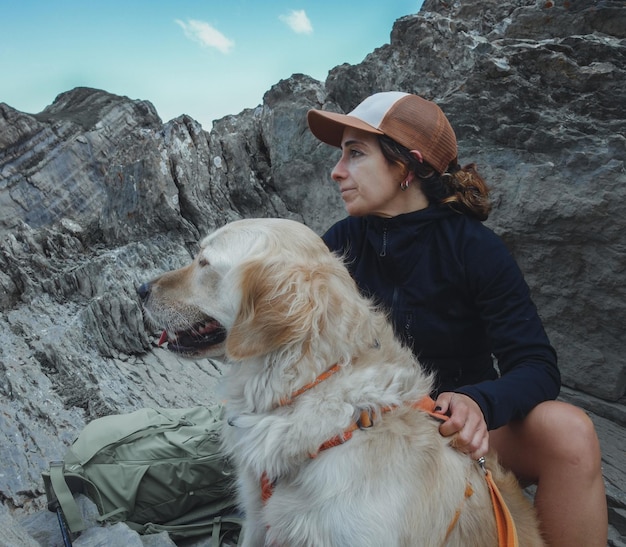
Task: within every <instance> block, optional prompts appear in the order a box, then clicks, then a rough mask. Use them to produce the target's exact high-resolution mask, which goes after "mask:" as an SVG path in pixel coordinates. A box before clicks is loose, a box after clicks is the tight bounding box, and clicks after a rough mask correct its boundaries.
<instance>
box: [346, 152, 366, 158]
mask: <svg viewBox="0 0 626 547" xmlns="http://www.w3.org/2000/svg"><path fill="white" fill-rule="evenodd" d="M349 154H350V157H351V158H357V157H359V156H362V155H363V154H362V152H361V151H360V150H350V152H349Z"/></svg>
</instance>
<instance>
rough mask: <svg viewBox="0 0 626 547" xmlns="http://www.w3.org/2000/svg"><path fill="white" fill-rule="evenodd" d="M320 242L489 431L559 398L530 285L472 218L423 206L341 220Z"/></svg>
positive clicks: (552, 362) (495, 238)
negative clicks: (477, 411)
mask: <svg viewBox="0 0 626 547" xmlns="http://www.w3.org/2000/svg"><path fill="white" fill-rule="evenodd" d="M323 238H324V241H325V242H326V244H327V245H328V247H329V248H330V249H331V250H332V251H335V252H337V253H338V254H340V255H342V256H345V258H346V261H347V266H348V268H349V270H350V273H351V274H352V276H353V277H354V279H355V281H356V282H357V284H358V286H359V287H360V289H361V291H362V292H363V293H364V294H365V295H366V296H369V297H371V298H373V299H374V301H375V302H377V303H379V304H382V306H383V307H384V308H386V309H387V310H389V311H390V314H391V319H392V322H393V325H394V329H395V332H396V334H397V335H398V336H399V337H400V338H401V339H402V340H403V341H404V342H405V343H407V344H409V345H410V347H411V348H412V349H413V352H414V353H415V354H416V355H417V357H418V358H419V360H420V361H421V362H422V364H423V365H424V366H426V367H428V368H431V369H432V370H434V371H436V373H437V378H438V385H437V392H443V391H455V392H458V393H463V394H465V395H468V396H469V397H471V398H472V399H473V400H474V401H476V402H477V403H478V405H479V406H480V408H481V410H482V412H483V414H484V416H485V421H486V422H487V426H488V428H489V429H495V428H497V427H500V426H502V425H504V424H506V423H508V422H510V421H511V420H515V419H519V418H522V417H524V416H525V415H526V414H527V413H528V412H529V411H530V410H531V409H532V408H533V407H534V406H535V405H537V404H538V403H540V402H542V401H545V400H549V399H554V398H556V397H557V395H558V393H559V388H560V374H559V371H558V368H557V363H556V353H555V351H554V349H553V348H552V346H551V345H550V342H549V340H548V338H547V336H546V333H545V331H544V328H543V325H542V323H541V319H540V318H539V316H538V314H537V310H536V308H535V305H534V304H533V302H532V300H531V297H530V291H529V289H528V286H527V284H526V282H525V281H524V278H523V276H522V273H521V271H520V269H519V268H518V266H517V264H516V262H515V260H514V259H513V257H512V256H511V254H510V253H509V252H508V250H507V249H506V247H505V245H504V243H503V242H502V240H501V239H500V238H499V237H498V236H497V235H495V234H494V233H493V232H492V231H491V230H490V229H489V228H487V227H486V226H484V225H483V224H482V223H481V222H480V221H478V220H475V219H472V218H470V217H468V216H466V215H462V214H459V213H456V212H454V211H452V210H451V209H450V208H448V207H434V206H431V207H428V208H427V209H423V210H420V211H416V212H414V213H408V214H404V215H399V216H396V217H394V218H381V217H375V216H366V217H347V218H345V219H344V220H342V221H340V222H338V223H336V224H335V225H334V226H332V227H331V228H330V229H329V230H328V232H326V234H325V235H324V236H323ZM494 357H495V360H494ZM498 371H499V372H498Z"/></svg>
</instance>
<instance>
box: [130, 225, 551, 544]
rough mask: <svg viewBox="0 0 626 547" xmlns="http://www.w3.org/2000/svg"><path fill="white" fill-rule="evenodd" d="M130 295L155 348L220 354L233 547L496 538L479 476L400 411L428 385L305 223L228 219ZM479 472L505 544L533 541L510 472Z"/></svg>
mask: <svg viewBox="0 0 626 547" xmlns="http://www.w3.org/2000/svg"><path fill="white" fill-rule="evenodd" d="M139 294H140V297H141V299H142V300H143V305H144V309H145V313H146V317H147V319H148V320H149V321H151V322H152V323H154V324H155V325H158V326H160V327H161V328H163V329H165V330H164V333H163V336H162V337H161V341H160V342H161V343H163V342H165V341H166V340H167V342H168V349H170V350H171V351H174V352H177V353H179V354H183V355H187V356H189V357H202V356H219V357H221V358H224V360H225V362H226V363H227V366H226V372H225V377H224V382H223V388H224V394H223V396H224V399H225V401H226V403H225V413H226V418H227V420H226V421H225V426H224V431H223V445H224V450H225V452H226V453H227V454H228V455H229V456H230V457H231V458H232V459H233V461H234V463H235V465H236V469H237V475H238V476H237V482H238V494H239V497H240V502H241V508H242V510H243V511H244V514H245V524H244V529H243V535H244V539H243V544H244V545H245V546H263V545H266V546H270V545H271V546H289V547H301V546H302V547H304V546H308V547H326V546H329V547H330V546H337V547H346V546H359V547H365V546H372V547H382V546H385V547H387V546H412V547H413V546H420V547H428V546H437V547H440V546H442V545H450V546H454V545H456V546H461V547H468V546H479V547H486V546H496V545H498V532H497V527H496V519H495V516H494V505H493V504H492V501H491V496H490V490H489V488H488V482H487V480H486V473H485V471H484V470H483V469H482V468H481V466H479V465H478V464H477V462H476V461H473V460H472V459H471V458H470V457H469V456H467V455H465V454H462V453H461V452H459V451H458V450H456V449H454V448H453V447H452V446H451V441H450V439H449V438H444V437H442V436H441V435H440V434H439V431H438V428H439V425H440V422H439V421H438V420H437V419H436V418H433V416H431V415H430V414H429V413H428V412H426V411H423V410H421V409H418V408H416V403H417V402H418V401H423V400H426V401H428V400H430V401H432V399H429V397H428V396H429V393H431V390H432V381H433V380H432V378H431V377H430V376H429V375H428V374H426V373H425V372H424V371H423V370H422V369H421V368H420V365H419V363H418V362H417V361H416V359H415V357H414V356H413V354H412V352H411V351H410V350H409V349H408V348H406V347H404V346H403V345H402V344H401V343H400V342H399V341H398V340H397V339H396V338H395V337H394V333H393V331H392V327H391V326H390V323H389V322H388V320H387V317H386V316H385V314H384V313H382V312H381V311H379V310H378V309H376V308H375V306H374V305H373V304H372V302H370V301H368V300H367V299H365V298H364V297H363V296H361V295H360V293H359V291H358V289H357V287H356V285H355V283H354V281H353V280H352V278H351V277H350V275H349V273H348V271H347V269H346V268H345V266H344V264H343V263H342V260H341V259H340V258H339V257H337V256H335V255H334V254H332V253H331V252H330V251H329V250H328V249H327V247H326V246H325V244H324V243H323V241H322V239H321V238H320V237H319V236H317V235H316V234H315V233H314V232H313V231H311V230H310V229H309V228H307V227H305V226H304V225H302V224H300V223H298V222H294V221H289V220H280V219H248V220H240V221H236V222H232V223H230V224H227V225H226V226H224V227H222V228H220V229H218V230H217V231H215V232H213V233H212V234H211V235H209V236H208V237H206V238H205V239H204V240H203V241H202V243H201V248H200V251H199V253H198V255H197V256H196V257H195V259H194V261H193V262H192V263H191V264H190V265H189V266H187V267H184V268H182V269H179V270H176V271H172V272H169V273H165V274H164V275H162V276H160V277H158V278H157V279H154V280H152V281H151V282H149V283H146V284H144V285H142V287H140V289H139ZM487 469H488V470H489V472H490V473H491V475H492V476H493V477H494V479H495V481H496V482H497V484H498V486H499V490H500V492H501V494H502V496H503V497H504V499H505V500H506V503H507V505H508V509H509V510H510V514H511V515H512V519H513V520H514V522H515V525H516V530H517V536H518V538H519V545H521V546H535V545H542V540H541V538H540V535H539V532H538V526H537V522H536V517H535V515H534V512H533V509H532V507H531V505H530V503H529V502H528V501H527V500H526V498H525V497H524V495H523V493H522V492H521V490H520V488H519V486H518V484H517V482H516V480H515V478H514V477H513V475H512V474H511V473H509V472H505V471H503V470H502V469H501V468H500V467H499V466H498V464H497V462H496V460H495V458H488V459H487Z"/></svg>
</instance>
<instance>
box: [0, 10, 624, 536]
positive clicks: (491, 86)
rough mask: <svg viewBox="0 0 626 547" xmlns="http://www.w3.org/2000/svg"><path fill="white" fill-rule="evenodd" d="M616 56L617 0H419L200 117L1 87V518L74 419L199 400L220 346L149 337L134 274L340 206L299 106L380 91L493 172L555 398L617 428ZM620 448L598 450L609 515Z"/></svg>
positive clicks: (619, 64) (619, 220) (620, 309)
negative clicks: (249, 100)
mask: <svg viewBox="0 0 626 547" xmlns="http://www.w3.org/2000/svg"><path fill="white" fill-rule="evenodd" d="M625 75H626V8H625V7H624V4H623V2H618V1H615V2H611V1H596V2H589V1H582V0H571V1H569V2H557V1H555V2H552V1H549V2H548V1H545V0H541V1H534V0H508V1H506V2H501V1H496V0H483V1H481V2H474V1H472V0H463V1H456V2H455V1H453V2H445V3H444V2H440V1H439V0H426V2H425V3H424V6H423V8H422V10H421V12H420V13H419V14H416V15H410V16H407V17H404V18H402V19H400V20H398V21H397V22H396V23H395V25H394V27H393V29H392V30H391V41H390V44H387V45H384V46H382V47H380V48H378V49H376V50H375V51H374V52H372V53H371V54H370V55H368V56H367V57H366V59H365V60H364V61H363V62H362V63H361V64H359V65H356V66H349V65H342V66H339V67H336V68H334V69H333V70H331V72H330V73H329V75H328V78H327V80H326V82H318V81H316V80H313V79H311V78H309V77H307V76H304V75H294V76H293V77H291V78H290V79H288V80H285V81H281V82H279V83H277V84H276V85H275V86H274V87H273V88H272V89H271V90H269V91H268V92H267V93H266V95H265V97H264V99H263V104H262V105H259V106H258V107H256V108H253V109H249V110H245V111H243V112H241V113H240V114H238V115H233V116H228V117H226V118H223V119H221V120H218V121H216V122H215V123H214V124H213V127H212V129H211V130H210V131H205V130H203V128H202V127H201V126H200V125H199V124H198V123H197V122H195V121H194V120H193V119H191V118H189V117H187V116H182V117H180V118H177V119H174V120H171V121H169V122H167V123H163V122H162V120H161V119H160V118H159V116H158V113H157V112H156V111H155V109H154V108H153V106H152V105H151V104H150V103H149V102H147V101H132V100H129V99H127V98H125V97H119V96H114V95H111V94H109V93H106V92H104V91H99V90H93V89H85V88H79V89H74V90H71V91H68V92H67V93H64V94H62V95H60V96H59V97H57V98H56V100H55V101H54V103H53V104H52V105H51V106H49V107H48V108H46V109H45V110H44V111H43V112H41V113H39V114H26V113H22V112H18V111H16V110H15V109H13V108H11V107H10V106H9V105H6V104H0V289H1V290H0V309H1V310H2V315H1V316H0V395H1V397H0V409H1V412H0V461H1V462H2V463H1V464H0V465H1V466H2V472H1V473H0V495H1V499H2V501H3V505H4V507H1V506H0V509H1V510H0V519H2V520H3V522H5V520H7V522H9V524H7V526H4V527H3V528H5V529H7V530H8V529H9V528H11V529H13V528H12V527H16V528H15V530H16V531H15V533H16V534H17V536H20V537H23V538H24V539H23V541H24V543H23V544H24V545H27V544H29V543H28V541H30V540H29V539H28V538H27V536H28V534H27V533H26V532H25V531H24V530H23V529H22V528H19V525H18V524H16V523H15V522H14V521H13V519H11V518H10V517H9V516H8V514H5V513H7V512H15V513H16V514H18V515H23V514H27V513H33V512H34V511H35V510H36V509H38V508H41V507H42V503H43V497H42V483H41V480H40V473H41V471H42V470H43V469H45V468H46V467H47V464H48V462H49V461H50V460H54V459H60V458H61V457H62V455H63V453H64V451H65V448H66V446H67V444H69V443H70V442H71V440H72V439H73V438H74V437H75V436H76V434H77V433H78V431H80V429H81V428H82V427H83V426H84V424H85V422H86V421H88V420H90V419H93V418H95V417H97V416H101V415H105V414H109V413H113V412H126V411H130V410H133V409H136V408H139V407H141V406H152V405H158V406H176V407H183V406H191V405H194V404H201V403H205V402H210V401H211V400H212V399H213V398H214V397H216V395H215V385H216V382H217V380H218V379H219V375H220V370H221V368H222V366H223V365H222V364H221V363H213V362H209V361H198V362H192V361H180V360H178V359H176V358H175V357H173V356H171V355H170V354H168V353H167V352H166V351H165V350H163V349H159V348H156V344H155V333H154V332H150V331H149V329H147V328H146V326H145V325H144V323H143V320H142V314H141V309H140V306H139V303H138V300H137V297H136V294H135V287H136V286H137V285H139V284H140V283H141V282H143V281H146V280H148V279H150V278H151V277H153V276H155V275H157V274H159V273H161V272H163V271H165V270H169V269H172V268H176V267H179V266H181V265H183V264H185V263H186V262H188V261H189V260H190V258H191V256H192V255H193V253H194V251H195V248H196V245H197V242H198V240H199V239H200V238H201V237H202V236H203V235H204V234H206V233H207V232H208V231H210V230H212V229H214V228H216V227H218V226H221V225H222V224H224V223H225V222H228V221H230V220H234V219H237V218H242V217H256V216H261V217H268V216H279V217H288V218H294V219H297V220H300V221H302V222H304V223H306V224H308V225H309V226H311V227H312V228H314V229H315V230H316V231H318V232H320V233H321V232H323V231H324V230H325V229H326V228H327V227H328V226H330V224H331V223H332V222H334V221H335V220H337V219H339V218H341V217H342V216H343V215H344V210H343V206H342V203H341V200H340V198H339V196H338V194H337V192H336V188H335V187H334V183H332V181H331V180H330V176H329V173H330V170H331V168H332V165H333V163H334V161H336V158H337V152H336V151H334V150H332V149H330V148H329V147H328V146H326V145H323V144H320V143H319V142H318V141H316V140H315V139H314V138H313V137H312V135H311V134H310V133H309V132H308V129H307V126H306V119H305V118H306V111H307V110H308V109H309V108H324V109H330V110H335V111H349V110H350V109H352V108H353V107H354V106H356V104H358V102H360V101H361V100H362V99H363V98H365V97H366V96H367V95H369V94H371V93H373V92H376V91H381V90H392V89H394V90H402V91H408V92H413V93H417V94H420V95H422V96H424V97H426V98H429V99H432V100H434V101H436V102H437V103H438V104H440V106H441V107H442V108H443V110H444V111H445V112H446V114H447V115H448V117H449V119H450V121H451V123H452V125H453V127H454V128H455V130H456V133H457V137H458V140H459V150H460V160H461V162H462V163H469V162H475V163H476V164H477V166H478V170H479V171H480V172H481V174H482V175H483V176H484V177H485V179H486V180H487V181H488V182H489V184H490V186H491V188H492V190H493V196H494V202H495V207H494V211H493V213H492V215H491V217H490V219H489V221H488V222H487V224H488V225H490V226H491V227H492V228H493V229H494V230H495V231H496V232H497V233H499V234H500V235H501V236H502V237H503V238H504V240H505V242H506V243H507V245H508V246H509V248H510V249H511V252H512V253H513V254H514V256H515V257H516V259H517V260H518V262H519V264H520V266H521V268H522V270H523V271H524V273H525V275H526V279H527V281H528V283H529V285H530V286H531V290H532V293H533V297H534V299H535V302H536V304H537V306H538V308H539V311H540V314H541V315H542V317H543V319H544V322H545V325H546V329H547V331H548V333H549V335H550V337H551V339H552V341H553V343H554V345H555V346H556V348H557V350H558V352H559V356H560V366H561V370H562V373H563V379H564V384H565V385H566V386H567V387H568V388H569V389H567V388H566V390H565V395H566V396H567V397H568V398H570V399H573V400H575V401H576V402H579V403H580V404H583V405H584V406H586V407H587V408H590V409H591V410H593V411H594V412H595V413H596V414H597V415H600V418H599V419H600V420H601V421H602V423H603V424H604V423H605V421H606V424H605V426H606V428H607V431H611V432H613V431H616V432H618V433H616V435H623V432H622V426H623V425H624V424H626V412H624V405H623V402H624V391H625V388H626V359H625V358H624V354H623V349H624V345H625V344H624V342H625V340H624V334H623V332H624V325H626V289H625V287H626V236H625V235H624V233H625V228H626V216H625V215H624V213H623V211H622V204H623V203H624V200H625V198H626V171H625V161H626V136H625V134H624V127H625V117H626V94H625V93H624V91H623V90H624V88H625V87H626V77H625ZM612 428H613V429H612ZM622 439H623V437H622ZM622 442H623V440H622ZM622 446H623V445H622ZM620 454H621V456H620ZM613 458H615V460H616V461H614V460H613ZM620 458H623V450H621V451H620V450H617V451H616V452H615V454H613V452H611V450H608V455H607V456H606V458H605V464H606V465H605V469H606V478H607V485H608V491H609V496H610V502H611V505H612V507H613V508H614V510H615V514H616V515H619V514H620V511H623V508H624V506H625V505H624V503H625V502H626V499H625V497H624V494H623V490H625V489H626V485H625V484H624V482H623V475H621V474H620V472H619V470H618V469H619V468H620V467H621V466H622V465H623V462H622V464H620V463H619V459H620ZM5 517H6V519H5ZM616 518H617V517H616ZM24 526H27V524H24ZM28 526H30V528H29V533H30V534H31V535H36V531H33V530H32V528H33V526H35V527H36V525H33V524H32V521H31V524H30V525H28ZM28 526H27V527H28ZM7 533H8V532H7ZM11 537H13V536H11ZM1 539H2V532H1V531H0V540H1ZM0 543H1V541H0ZM10 544H12V545H19V543H10ZM85 544H87V543H85Z"/></svg>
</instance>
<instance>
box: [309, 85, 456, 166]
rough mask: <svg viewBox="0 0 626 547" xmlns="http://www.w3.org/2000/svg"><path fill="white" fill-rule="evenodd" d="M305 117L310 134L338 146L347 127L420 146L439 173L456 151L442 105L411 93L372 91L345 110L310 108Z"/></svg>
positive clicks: (417, 148) (452, 133) (414, 147)
mask: <svg viewBox="0 0 626 547" xmlns="http://www.w3.org/2000/svg"><path fill="white" fill-rule="evenodd" d="M307 121H308V124H309V128H310V129H311V132H312V133H313V135H315V136H316V137H317V138H318V139H319V140H321V141H322V142H325V143H326V144H330V145H332V146H337V147H341V139H342V137H343V130H344V129H345V128H346V127H353V128H355V129H360V130H362V131H367V132H368V133H374V134H377V135H387V136H388V137H390V138H391V139H393V140H394V141H396V142H398V143H400V144H401V145H402V146H405V147H406V148H408V149H409V150H419V152H420V153H421V154H422V157H423V158H424V161H426V162H427V163H428V164H430V165H431V166H432V167H434V168H435V169H436V170H437V171H438V172H439V173H444V172H445V171H446V169H447V168H448V165H449V164H450V162H451V161H453V160H456V159H457V155H458V152H457V146H456V136H455V135H454V131H453V129H452V126H451V125H450V122H449V121H448V119H447V118H446V116H445V114H444V113H443V111H442V110H441V108H439V107H438V106H437V105H436V104H435V103H433V102H431V101H427V100H426V99H424V98H422V97H419V96H418V95H412V94H410V93H403V92H401V91H384V92H381V93H375V94H374V95H371V96H369V97H368V98H367V99H365V100H364V101H363V102H362V103H360V104H359V105H358V106H357V107H356V108H355V109H354V110H352V112H349V113H348V114H339V113H336V112H327V111H325V110H309V112H308V113H307Z"/></svg>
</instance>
